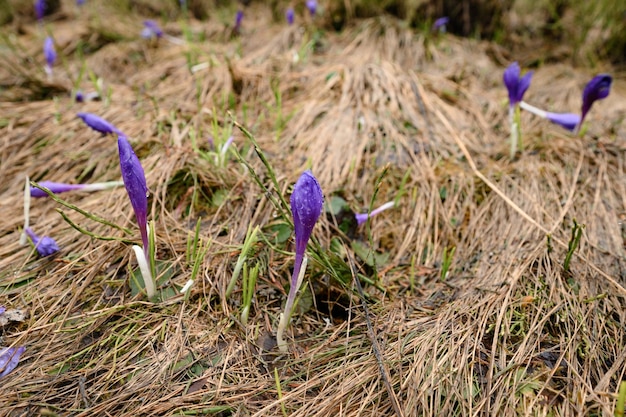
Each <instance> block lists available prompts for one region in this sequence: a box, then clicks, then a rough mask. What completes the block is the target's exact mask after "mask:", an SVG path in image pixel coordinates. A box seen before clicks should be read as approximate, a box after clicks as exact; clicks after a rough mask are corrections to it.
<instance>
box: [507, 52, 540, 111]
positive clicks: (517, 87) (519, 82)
mask: <svg viewBox="0 0 626 417" xmlns="http://www.w3.org/2000/svg"><path fill="white" fill-rule="evenodd" d="M532 77H533V72H532V71H528V72H527V73H526V75H524V76H523V77H520V67H519V64H518V63H517V61H516V62H513V63H512V64H511V65H509V66H508V67H507V69H505V70H504V75H503V77H502V78H503V80H504V85H505V86H506V89H507V90H508V91H509V106H510V107H515V106H516V105H517V104H518V103H519V102H520V101H522V99H523V98H524V93H526V90H528V87H530V81H531V79H532Z"/></svg>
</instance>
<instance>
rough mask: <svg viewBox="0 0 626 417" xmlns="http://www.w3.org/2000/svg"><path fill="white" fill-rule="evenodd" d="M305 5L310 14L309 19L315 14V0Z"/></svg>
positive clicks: (309, 0) (310, 0)
mask: <svg viewBox="0 0 626 417" xmlns="http://www.w3.org/2000/svg"><path fill="white" fill-rule="evenodd" d="M305 4H306V8H307V9H308V10H309V13H310V14H311V17H313V16H315V14H316V13H317V0H307V1H306V3H305Z"/></svg>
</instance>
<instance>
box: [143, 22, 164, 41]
mask: <svg viewBox="0 0 626 417" xmlns="http://www.w3.org/2000/svg"><path fill="white" fill-rule="evenodd" d="M143 26H144V28H143V30H142V31H141V37H142V38H144V39H152V38H157V39H158V38H161V37H162V36H163V31H162V30H161V28H160V27H159V25H158V24H157V22H155V21H154V20H144V21H143Z"/></svg>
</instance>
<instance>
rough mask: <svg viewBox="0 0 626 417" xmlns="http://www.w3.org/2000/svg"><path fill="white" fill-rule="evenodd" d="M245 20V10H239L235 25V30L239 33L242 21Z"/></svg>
mask: <svg viewBox="0 0 626 417" xmlns="http://www.w3.org/2000/svg"><path fill="white" fill-rule="evenodd" d="M242 22H243V11H242V10H237V14H236V15H235V26H234V27H233V30H234V31H235V32H237V33H239V31H240V30H241V23H242Z"/></svg>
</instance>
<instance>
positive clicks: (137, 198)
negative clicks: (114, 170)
mask: <svg viewBox="0 0 626 417" xmlns="http://www.w3.org/2000/svg"><path fill="white" fill-rule="evenodd" d="M117 147H118V149H119V155H120V170H121V171H122V179H123V180H124V186H125V187H126V192H127V193H128V198H129V199H130V204H131V205H132V206H133V210H134V212H135V218H136V219H137V224H138V225H139V231H140V233H141V241H142V242H143V250H144V253H145V254H146V260H147V259H148V245H149V243H148V186H147V184H146V175H145V173H144V171H143V167H142V166H141V162H139V158H137V155H136V154H135V151H133V148H132V146H130V143H129V142H128V139H126V137H125V136H124V135H120V136H118V138H117Z"/></svg>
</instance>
